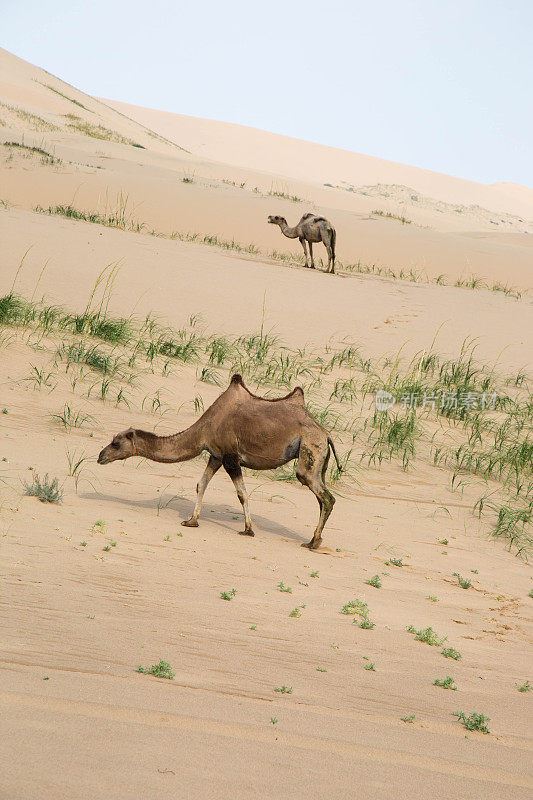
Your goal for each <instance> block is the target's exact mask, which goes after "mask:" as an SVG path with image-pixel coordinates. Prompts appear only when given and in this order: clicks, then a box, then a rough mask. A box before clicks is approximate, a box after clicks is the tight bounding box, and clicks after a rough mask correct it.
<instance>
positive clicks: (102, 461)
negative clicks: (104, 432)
mask: <svg viewBox="0 0 533 800" xmlns="http://www.w3.org/2000/svg"><path fill="white" fill-rule="evenodd" d="M96 463H97V464H107V463H108V461H107V458H106V456H105V450H101V451H100V453H99V455H98V459H97V462H96Z"/></svg>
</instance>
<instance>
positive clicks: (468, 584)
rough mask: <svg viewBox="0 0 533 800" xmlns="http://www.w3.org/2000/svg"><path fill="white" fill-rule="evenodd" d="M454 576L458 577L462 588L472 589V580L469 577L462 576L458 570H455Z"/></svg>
mask: <svg viewBox="0 0 533 800" xmlns="http://www.w3.org/2000/svg"><path fill="white" fill-rule="evenodd" d="M453 574H454V577H455V578H457V582H458V584H459V586H460V587H461V589H470V587H471V586H472V581H471V580H470V579H469V578H462V577H461V576H460V575H459V573H458V572H454V573H453Z"/></svg>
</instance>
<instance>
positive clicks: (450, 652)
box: [441, 647, 462, 661]
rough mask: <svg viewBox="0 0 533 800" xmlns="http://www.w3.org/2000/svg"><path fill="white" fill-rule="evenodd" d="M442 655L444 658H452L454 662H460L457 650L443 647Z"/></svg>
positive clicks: (460, 656)
mask: <svg viewBox="0 0 533 800" xmlns="http://www.w3.org/2000/svg"><path fill="white" fill-rule="evenodd" d="M441 653H442V655H443V656H444V658H453V660H454V661H460V660H461V658H462V655H461V653H460V652H459V651H458V650H455V649H454V648H453V647H445V648H444V649H443V650H441Z"/></svg>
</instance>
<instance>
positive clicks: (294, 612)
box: [289, 608, 302, 617]
mask: <svg viewBox="0 0 533 800" xmlns="http://www.w3.org/2000/svg"><path fill="white" fill-rule="evenodd" d="M301 616H302V612H301V611H300V609H299V608H293V609H292V611H291V613H290V614H289V617H301Z"/></svg>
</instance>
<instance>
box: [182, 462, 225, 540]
mask: <svg viewBox="0 0 533 800" xmlns="http://www.w3.org/2000/svg"><path fill="white" fill-rule="evenodd" d="M221 466H222V461H220V460H219V459H218V458H215V457H214V456H211V457H210V458H209V461H208V462H207V467H206V468H205V471H204V474H203V475H202V477H201V478H200V480H199V481H198V484H197V486H196V505H195V506H194V511H193V512H192V516H191V518H190V519H184V520H183V522H182V523H181V524H182V525H185V527H186V528H197V527H198V517H199V516H200V510H201V508H202V500H203V499H204V492H205V490H206V489H207V484H208V483H209V481H210V480H211V478H212V477H213V475H214V474H215V473H216V472H218V470H219V469H220V467H221Z"/></svg>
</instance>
